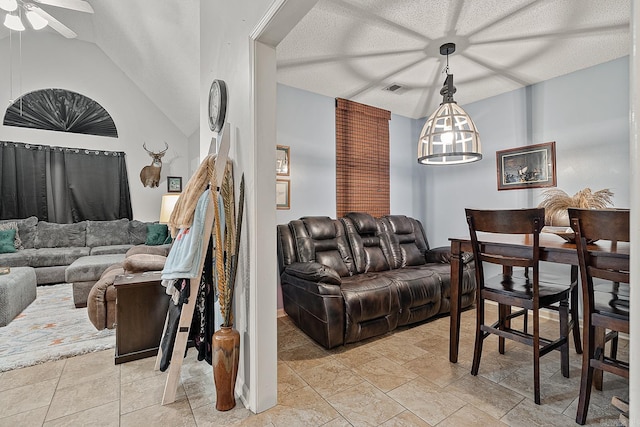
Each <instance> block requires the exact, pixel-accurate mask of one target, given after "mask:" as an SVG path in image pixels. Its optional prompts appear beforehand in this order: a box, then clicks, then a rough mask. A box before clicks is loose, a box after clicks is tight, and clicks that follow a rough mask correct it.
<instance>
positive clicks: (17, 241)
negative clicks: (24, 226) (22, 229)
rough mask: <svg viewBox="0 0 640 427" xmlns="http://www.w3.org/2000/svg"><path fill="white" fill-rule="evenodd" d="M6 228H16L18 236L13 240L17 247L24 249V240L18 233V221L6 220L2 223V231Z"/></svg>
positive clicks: (0, 225) (0, 229)
mask: <svg viewBox="0 0 640 427" xmlns="http://www.w3.org/2000/svg"><path fill="white" fill-rule="evenodd" d="M4 230H16V237H15V239H14V240H13V245H14V246H15V248H16V249H24V247H23V246H22V240H20V234H18V223H17V222H15V221H10V222H4V223H2V224H0V231H4Z"/></svg>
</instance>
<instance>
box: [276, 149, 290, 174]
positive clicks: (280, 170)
mask: <svg viewBox="0 0 640 427" xmlns="http://www.w3.org/2000/svg"><path fill="white" fill-rule="evenodd" d="M290 160H291V159H290V158H289V147H287V146H286V145H277V146H276V175H280V176H289V164H290Z"/></svg>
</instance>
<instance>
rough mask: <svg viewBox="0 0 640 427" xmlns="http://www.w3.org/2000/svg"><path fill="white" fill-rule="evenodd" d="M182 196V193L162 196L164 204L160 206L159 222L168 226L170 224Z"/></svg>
mask: <svg viewBox="0 0 640 427" xmlns="http://www.w3.org/2000/svg"><path fill="white" fill-rule="evenodd" d="M180 194H181V193H168V194H164V195H162V204H161V205H160V220H159V221H158V222H159V223H160V224H167V223H168V222H169V218H170V217H171V213H172V212H173V208H175V207H176V203H177V202H178V199H179V198H180Z"/></svg>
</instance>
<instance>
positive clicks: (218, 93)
mask: <svg viewBox="0 0 640 427" xmlns="http://www.w3.org/2000/svg"><path fill="white" fill-rule="evenodd" d="M226 115H227V84H226V83H225V82H224V80H218V79H216V80H214V81H213V83H211V89H210V90H209V128H211V130H212V131H214V132H220V130H221V129H222V126H223V125H224V120H225V117H226Z"/></svg>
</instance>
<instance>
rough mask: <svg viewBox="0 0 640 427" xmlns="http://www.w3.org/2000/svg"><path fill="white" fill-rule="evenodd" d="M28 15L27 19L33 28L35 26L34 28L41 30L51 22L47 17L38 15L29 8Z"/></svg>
mask: <svg viewBox="0 0 640 427" xmlns="http://www.w3.org/2000/svg"><path fill="white" fill-rule="evenodd" d="M26 15H27V21H29V24H30V25H31V28H33V29H34V30H41V29H43V28H44V27H46V26H47V25H48V24H49V22H47V20H46V19H44V18H43V17H42V16H40V15H38V14H37V13H36V12H34V11H33V10H28V11H27V14H26Z"/></svg>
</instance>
